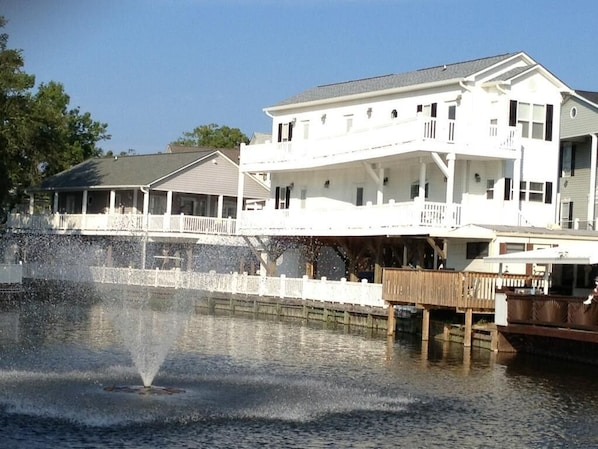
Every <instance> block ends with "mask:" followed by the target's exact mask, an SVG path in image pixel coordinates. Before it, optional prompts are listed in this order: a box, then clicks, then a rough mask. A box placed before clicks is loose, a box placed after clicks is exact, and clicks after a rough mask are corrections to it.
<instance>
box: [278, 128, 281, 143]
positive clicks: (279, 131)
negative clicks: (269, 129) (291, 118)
mask: <svg viewBox="0 0 598 449" xmlns="http://www.w3.org/2000/svg"><path fill="white" fill-rule="evenodd" d="M278 141H279V142H282V123H279V124H278Z"/></svg>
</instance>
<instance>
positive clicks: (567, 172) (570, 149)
mask: <svg viewBox="0 0 598 449" xmlns="http://www.w3.org/2000/svg"><path fill="white" fill-rule="evenodd" d="M574 175H575V145H573V144H572V143H571V142H565V143H564V144H563V148H562V149H561V176H562V177H564V178H566V177H569V176H574Z"/></svg>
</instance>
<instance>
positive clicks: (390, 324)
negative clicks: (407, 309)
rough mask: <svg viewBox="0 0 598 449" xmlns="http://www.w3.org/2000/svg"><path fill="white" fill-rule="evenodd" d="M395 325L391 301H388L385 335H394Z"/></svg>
mask: <svg viewBox="0 0 598 449" xmlns="http://www.w3.org/2000/svg"><path fill="white" fill-rule="evenodd" d="M396 327H397V324H396V318H395V308H394V306H393V305H392V304H391V303H389V304H388V322H387V324H386V335H388V336H389V337H391V336H394V334H395V329H396Z"/></svg>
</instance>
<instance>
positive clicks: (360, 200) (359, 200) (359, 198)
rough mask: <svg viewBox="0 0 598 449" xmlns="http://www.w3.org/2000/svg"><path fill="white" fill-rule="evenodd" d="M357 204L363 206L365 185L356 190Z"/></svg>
mask: <svg viewBox="0 0 598 449" xmlns="http://www.w3.org/2000/svg"><path fill="white" fill-rule="evenodd" d="M355 205H356V206H363V187H357V189H356V191H355Z"/></svg>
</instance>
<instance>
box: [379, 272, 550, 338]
mask: <svg viewBox="0 0 598 449" xmlns="http://www.w3.org/2000/svg"><path fill="white" fill-rule="evenodd" d="M529 280H530V279H529V277H528V276H526V275H512V274H506V275H504V274H503V275H502V277H501V278H500V281H499V276H498V275H497V274H494V273H478V272H458V271H442V270H411V269H401V268H385V269H384V272H383V276H382V299H383V300H384V301H386V302H387V303H388V304H389V305H390V306H392V307H389V314H388V333H389V335H392V334H394V329H395V316H394V306H395V305H415V306H416V307H418V308H421V309H422V310H423V322H422V339H423V340H428V339H429V328H430V324H429V321H430V311H431V310H433V309H452V310H455V311H456V312H459V313H464V314H465V336H464V345H465V346H471V336H472V328H473V314H474V313H478V314H480V313H485V314H492V313H494V307H495V299H496V289H497V286H498V285H501V286H503V287H505V286H508V287H524V286H525V283H526V281H528V282H529ZM542 282H543V280H542V279H541V278H538V277H536V278H533V279H532V283H533V284H532V285H533V287H536V288H541V287H542V285H541V284H542Z"/></svg>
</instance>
